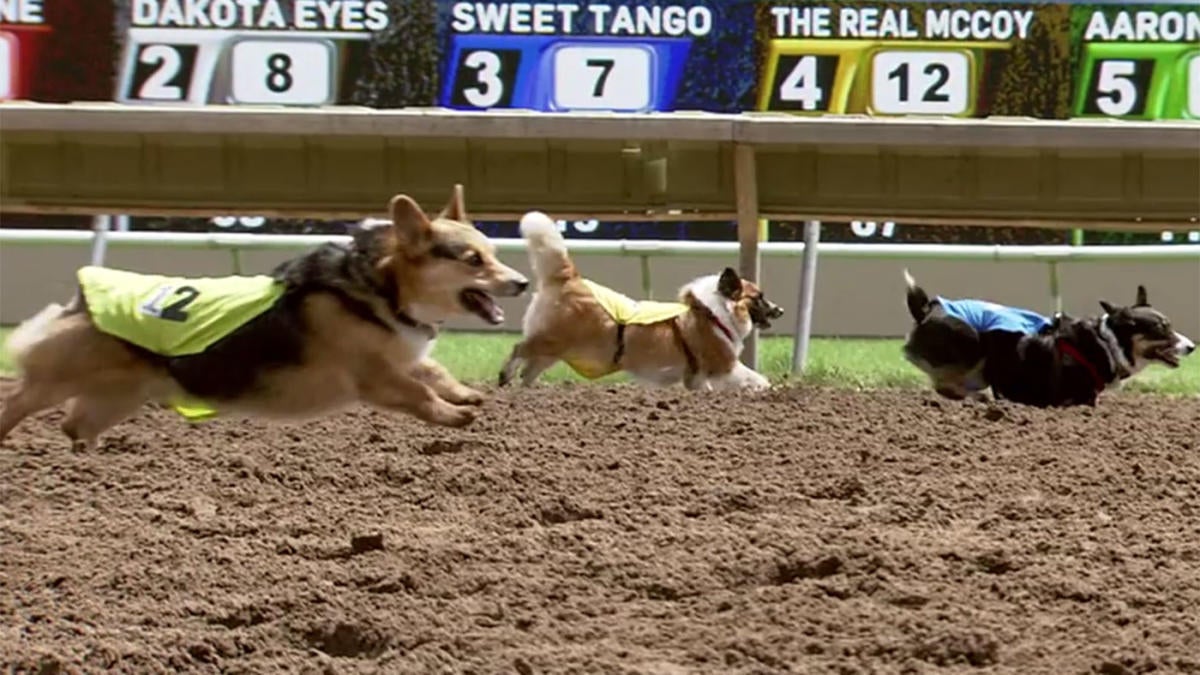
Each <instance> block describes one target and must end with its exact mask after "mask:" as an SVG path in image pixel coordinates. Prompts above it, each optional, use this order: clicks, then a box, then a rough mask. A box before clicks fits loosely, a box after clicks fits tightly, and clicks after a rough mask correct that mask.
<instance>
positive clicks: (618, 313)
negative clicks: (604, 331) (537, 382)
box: [567, 279, 688, 380]
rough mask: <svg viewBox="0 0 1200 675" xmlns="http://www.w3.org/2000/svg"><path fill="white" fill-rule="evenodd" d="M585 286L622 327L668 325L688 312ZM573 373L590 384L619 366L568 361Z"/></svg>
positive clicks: (678, 304)
mask: <svg viewBox="0 0 1200 675" xmlns="http://www.w3.org/2000/svg"><path fill="white" fill-rule="evenodd" d="M582 281H583V283H584V284H585V285H586V286H587V287H588V290H590V291H591V292H592V297H594V298H595V299H596V302H598V303H599V304H600V306H601V307H603V308H604V311H605V312H608V315H609V316H611V317H612V319H613V321H616V322H617V324H619V325H622V326H630V325H643V326H644V325H647V324H652V323H658V322H659V321H667V320H669V319H674V318H675V317H677V316H680V315H681V314H683V313H685V312H687V310H688V306H687V305H685V304H683V303H681V302H658V301H655V300H634V299H633V298H631V297H629V296H627V295H625V294H623V293H618V292H617V291H614V290H613V289H611V288H608V287H607V286H602V285H600V284H598V283H596V282H594V281H591V280H588V279H583V280H582ZM567 365H568V366H570V367H571V369H572V370H574V371H575V372H577V373H579V374H580V375H582V376H583V377H586V378H588V379H589V380H594V379H596V378H598V377H604V376H605V375H608V374H609V373H613V372H615V371H616V370H617V364H616V363H612V362H609V363H593V362H591V361H585V360H581V359H575V360H567Z"/></svg>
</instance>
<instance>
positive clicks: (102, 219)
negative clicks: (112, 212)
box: [92, 216, 112, 267]
mask: <svg viewBox="0 0 1200 675" xmlns="http://www.w3.org/2000/svg"><path fill="white" fill-rule="evenodd" d="M111 226H112V216H96V217H95V218H92V264H93V265H95V266H97V267H103V266H104V256H105V254H107V253H108V230H109V228H110V227H111Z"/></svg>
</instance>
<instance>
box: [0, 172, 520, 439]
mask: <svg viewBox="0 0 1200 675" xmlns="http://www.w3.org/2000/svg"><path fill="white" fill-rule="evenodd" d="M390 211H391V220H390V222H389V221H379V222H374V223H370V224H369V225H370V226H366V227H363V228H361V229H359V230H358V231H356V232H355V233H354V237H353V240H352V241H351V242H349V243H346V244H341V243H330V244H325V245H323V246H320V247H318V248H316V249H315V250H312V251H310V252H308V253H305V254H303V255H300V256H298V257H296V258H292V259H291V260H288V261H286V262H284V263H282V264H280V265H279V266H278V267H277V268H276V269H275V270H274V271H272V272H271V274H264V275H258V276H246V277H222V278H215V279H212V278H203V279H201V278H183V277H164V276H157V275H143V274H136V273H132V272H126V271H121V270H110V269H104V268H97V267H85V268H82V269H81V270H79V271H78V273H77V277H78V280H79V291H78V292H77V293H76V295H75V297H74V298H73V299H72V300H71V302H70V303H68V304H67V305H65V306H63V305H60V304H58V303H54V304H51V305H49V306H48V307H46V308H45V309H44V310H42V312H40V313H39V314H38V315H37V316H35V317H33V318H32V319H29V320H28V321H26V322H25V323H23V324H22V325H21V326H20V327H19V328H18V329H17V330H16V331H15V332H13V334H12V335H11V336H10V337H9V340H8V343H7V348H8V350H9V351H10V352H11V353H12V354H13V356H14V360H15V362H16V363H17V365H18V367H19V369H20V371H21V379H20V380H19V382H18V384H17V386H16V387H15V389H14V390H13V391H12V393H11V394H9V396H8V397H7V400H5V402H4V409H3V412H2V413H0V441H3V440H4V437H5V436H7V435H8V433H9V432H10V431H11V430H12V429H13V428H14V427H15V426H16V425H17V424H18V423H19V422H20V421H21V420H22V419H24V418H25V417H27V416H28V415H31V414H33V413H36V412H38V411H39V410H44V409H46V408H50V407H53V406H56V405H58V404H60V403H63V402H66V403H67V415H66V418H65V419H64V420H63V424H62V429H63V431H64V432H65V433H66V435H67V436H68V437H69V438H70V439H71V441H72V444H73V446H74V447H76V448H77V449H80V450H86V449H89V448H92V447H94V446H95V444H96V442H97V439H98V437H99V436H100V434H101V433H103V432H104V431H105V430H107V429H109V428H110V427H112V426H113V425H115V424H117V423H118V422H120V421H121V420H122V419H124V418H126V417H128V416H130V415H132V414H133V413H135V412H136V411H137V410H138V409H139V408H141V407H142V405H143V404H145V403H147V402H150V401H160V402H164V403H168V404H171V405H172V406H173V407H174V408H175V409H176V410H177V411H179V412H180V414H182V415H184V416H185V417H187V418H188V419H194V420H195V419H204V418H207V417H211V416H214V415H218V414H219V415H232V416H239V417H241V416H253V417H265V418H307V417H313V416H316V415H322V414H326V413H329V412H331V411H334V410H337V409H339V408H343V407H345V406H348V405H351V404H354V403H359V402H363V403H366V404H368V405H372V406H375V407H378V408H382V409H385V410H390V411H396V412H403V413H408V414H411V415H414V416H416V417H418V418H420V419H422V420H424V421H426V422H429V423H431V424H438V425H444V426H452V427H459V426H463V425H466V424H469V423H470V422H471V421H472V420H473V419H475V417H476V415H477V410H478V409H477V407H476V406H478V405H479V404H480V403H482V402H483V400H484V396H483V394H482V393H481V392H478V391H476V390H474V389H471V388H470V387H467V386H465V385H463V384H461V383H459V382H458V381H457V380H455V379H454V377H452V376H451V375H450V373H448V372H447V371H446V369H445V368H443V367H442V366H441V365H440V364H438V363H437V362H436V361H434V360H433V359H432V358H430V357H429V353H430V351H431V349H432V347H433V343H434V340H435V339H436V337H437V334H438V326H439V325H440V324H441V323H442V322H443V321H444V320H446V319H447V318H449V317H452V316H460V315H467V314H473V315H475V316H478V317H480V318H482V319H483V320H485V321H487V322H488V323H492V324H498V323H500V322H502V321H503V319H504V314H503V312H501V311H500V308H499V306H498V305H497V304H496V301H495V297H496V296H516V295H519V294H521V293H522V292H523V291H524V290H525V288H526V287H527V286H528V285H529V284H528V281H527V280H526V279H525V277H524V276H522V275H521V274H520V273H519V272H517V271H516V270H514V269H511V268H509V267H507V266H506V265H504V264H502V263H501V262H500V261H499V259H498V258H497V257H496V254H495V248H494V246H493V245H492V243H491V242H490V241H488V239H487V237H485V236H484V234H483V233H482V232H480V231H479V230H477V229H476V228H475V227H474V226H473V225H472V224H471V223H470V220H469V218H468V216H467V213H466V207H465V206H464V204H463V191H462V186H455V189H454V191H453V193H452V195H451V198H450V202H449V203H448V204H447V206H446V208H445V209H443V210H442V212H441V214H440V215H438V216H437V217H436V218H433V219H430V218H428V217H427V216H426V215H425V212H424V211H422V210H421V208H420V207H419V206H418V205H417V203H416V202H415V201H413V200H412V199H411V198H409V197H407V196H405V195H396V196H395V197H393V198H392V200H391V202H390Z"/></svg>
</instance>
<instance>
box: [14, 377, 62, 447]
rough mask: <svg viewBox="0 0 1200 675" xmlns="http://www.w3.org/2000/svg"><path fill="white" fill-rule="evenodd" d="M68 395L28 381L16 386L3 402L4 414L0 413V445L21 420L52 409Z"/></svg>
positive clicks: (59, 390) (50, 387)
mask: <svg viewBox="0 0 1200 675" xmlns="http://www.w3.org/2000/svg"><path fill="white" fill-rule="evenodd" d="M67 397H68V395H67V394H66V392H63V391H62V390H61V389H56V388H54V387H52V386H46V385H38V384H35V383H33V382H30V381H29V380H27V379H26V380H24V381H22V382H21V383H20V384H19V385H17V390H16V391H14V392H13V393H11V394H9V395H8V398H7V399H5V401H4V412H2V413H0V443H3V442H4V439H5V438H6V437H7V436H8V433H9V432H10V431H12V430H13V428H15V427H16V426H17V425H18V424H20V422H21V420H23V419H25V418H26V417H28V416H30V415H32V414H34V413H36V412H38V411H39V410H45V409H46V408H52V407H54V406H56V405H58V404H59V403H62V402H63V401H64V400H66V399H67Z"/></svg>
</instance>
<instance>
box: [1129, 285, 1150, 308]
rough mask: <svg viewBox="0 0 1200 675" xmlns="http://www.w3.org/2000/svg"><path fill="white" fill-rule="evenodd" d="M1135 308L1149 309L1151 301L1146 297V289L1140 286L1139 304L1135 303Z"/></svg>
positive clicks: (1138, 292) (1138, 291)
mask: <svg viewBox="0 0 1200 675" xmlns="http://www.w3.org/2000/svg"><path fill="white" fill-rule="evenodd" d="M1133 306H1134V307H1149V306H1150V300H1149V299H1147V297H1146V287H1145V286H1142V285H1141V284H1138V290H1137V302H1135V303H1133Z"/></svg>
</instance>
